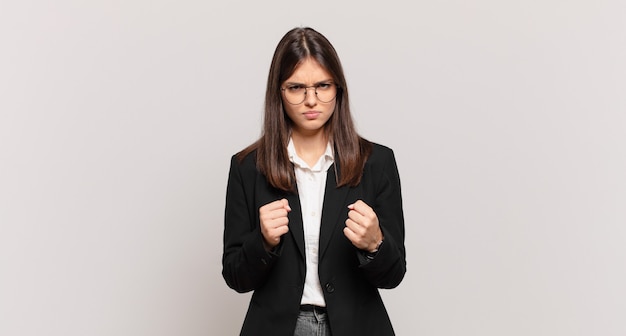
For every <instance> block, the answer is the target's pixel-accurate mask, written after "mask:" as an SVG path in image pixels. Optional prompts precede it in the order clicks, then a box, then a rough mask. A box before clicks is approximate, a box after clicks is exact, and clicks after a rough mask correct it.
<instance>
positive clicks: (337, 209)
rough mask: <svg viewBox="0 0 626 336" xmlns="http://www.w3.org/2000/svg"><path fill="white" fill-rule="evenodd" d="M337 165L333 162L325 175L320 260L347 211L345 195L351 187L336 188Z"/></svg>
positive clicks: (342, 222)
mask: <svg viewBox="0 0 626 336" xmlns="http://www.w3.org/2000/svg"><path fill="white" fill-rule="evenodd" d="M336 170H338V167H337V165H336V163H335V164H333V165H332V166H331V167H330V168H329V169H328V174H327V176H326V190H325V191H324V205H323V208H322V223H321V228H320V246H319V249H320V250H319V259H320V260H321V259H322V257H323V256H324V252H326V248H327V247H328V243H329V242H330V240H331V239H332V238H333V235H334V234H335V232H337V231H340V230H337V226H338V225H342V224H344V220H342V219H343V218H344V216H346V215H347V213H348V208H347V204H346V197H347V196H348V192H349V191H350V190H351V188H349V187H347V186H343V187H341V188H337V172H336Z"/></svg>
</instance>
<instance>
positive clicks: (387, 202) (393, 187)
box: [360, 147, 406, 288]
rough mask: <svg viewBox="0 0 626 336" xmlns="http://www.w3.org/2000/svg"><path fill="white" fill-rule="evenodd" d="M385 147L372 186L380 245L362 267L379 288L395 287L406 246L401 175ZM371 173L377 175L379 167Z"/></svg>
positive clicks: (401, 273) (401, 275) (402, 272)
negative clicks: (381, 239)
mask: <svg viewBox="0 0 626 336" xmlns="http://www.w3.org/2000/svg"><path fill="white" fill-rule="evenodd" d="M384 148H385V151H384V153H385V155H383V156H382V158H381V159H380V160H376V165H380V166H381V167H382V171H381V172H380V175H378V176H380V179H379V180H378V183H377V186H375V189H376V192H375V201H374V204H373V209H374V212H376V216H377V217H378V222H379V224H380V228H381V230H382V232H383V237H384V239H383V244H382V245H381V246H380V249H379V251H378V252H377V253H376V256H375V257H374V258H373V259H371V260H363V259H362V258H360V259H361V260H362V263H361V269H362V270H363V272H364V274H365V276H366V277H367V279H368V280H369V282H370V283H371V284H372V285H374V286H376V287H378V288H394V287H397V286H398V285H399V284H400V282H401V281H402V279H403V278H404V275H405V273H406V249H405V247H404V236H405V229H404V213H403V210H402V193H401V188H400V176H399V173H398V167H397V165H396V160H395V156H394V154H393V151H392V150H391V149H389V148H386V147H384ZM375 170H376V171H373V173H375V174H378V173H379V172H378V170H379V169H375Z"/></svg>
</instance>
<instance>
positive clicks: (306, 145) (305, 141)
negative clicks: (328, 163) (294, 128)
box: [291, 132, 328, 167]
mask: <svg viewBox="0 0 626 336" xmlns="http://www.w3.org/2000/svg"><path fill="white" fill-rule="evenodd" d="M291 139H292V140H293V146H294V147H295V149H296V153H298V156H299V157H300V158H302V159H303V160H304V161H305V162H306V163H307V164H309V166H311V167H312V166H313V165H314V164H315V163H317V160H319V158H320V156H322V154H324V152H325V151H326V145H327V144H328V137H327V136H326V134H324V132H318V133H316V134H313V135H303V134H300V133H298V132H293V133H292V134H291Z"/></svg>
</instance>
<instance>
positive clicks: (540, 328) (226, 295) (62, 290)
mask: <svg viewBox="0 0 626 336" xmlns="http://www.w3.org/2000/svg"><path fill="white" fill-rule="evenodd" d="M625 13H626V3H625V2H624V1H622V0H615V1H607V0H599V1H576V0H575V1H557V0H543V1H489V0H475V1H465V0H450V1H429V2H410V1H403V2H400V1H384V2H367V1H314V2H310V1H309V2H307V1H269V2H262V1H231V2H227V1H164V0H157V1H146V0H144V1H132V0H131V1H103V0H93V1H69V0H60V1H6V2H3V3H2V4H1V5H0V335H3V336H13V335H19V336H35V335H36V336H40V335H55V336H56V335H59V336H60V335H64V336H69V335H81V336H82V335H90V336H97V335H107V336H108V335H116V336H118V335H120V336H121V335H164V336H165V335H168V336H169V335H185V336H191V335H198V336H199V335H236V334H238V332H239V328H240V326H241V323H242V321H243V318H244V314H245V311H246V308H247V304H248V300H249V298H250V296H249V294H237V293H235V292H234V291H232V290H230V289H229V288H228V287H227V286H226V284H225V283H224V281H223V279H222V277H221V251H222V230H223V211H224V210H223V209H224V196H225V187H226V179H227V173H228V165H229V159H230V156H231V155H232V154H234V153H235V152H237V151H238V150H240V149H242V148H243V147H244V146H246V145H248V144H249V143H251V142H252V141H254V140H255V139H256V138H257V137H258V136H259V134H260V128H261V121H262V115H261V114H262V107H263V97H264V90H265V82H266V78H267V72H268V69H269V64H270V59H271V57H272V53H273V50H274V48H275V46H276V44H277V43H278V41H279V39H280V38H281V37H282V36H283V34H284V33H286V32H287V31H288V30H289V29H291V28H293V27H296V26H311V27H313V28H315V29H317V30H318V31H320V32H321V33H322V34H324V35H326V36H327V37H328V38H329V39H330V40H331V42H332V43H333V44H334V45H335V47H336V49H337V50H338V52H339V55H340V57H341V59H342V61H343V65H344V68H345V71H346V75H347V78H348V84H349V88H350V94H351V102H352V108H353V111H354V117H355V119H356V121H357V127H358V129H359V131H360V132H361V134H362V135H363V136H365V137H367V138H369V139H370V140H372V141H375V142H379V143H382V144H385V145H387V146H390V147H392V148H393V149H394V151H395V153H396V156H397V160H398V165H399V169H400V174H401V178H402V184H403V196H404V207H405V217H406V233H407V236H406V246H407V253H408V255H407V259H408V272H407V274H406V278H405V280H404V282H403V283H402V284H401V285H400V286H399V287H398V288H396V289H393V290H385V291H383V296H384V300H385V302H386V305H387V308H388V310H389V312H390V315H391V318H392V321H393V323H394V326H395V328H396V331H397V334H398V335H429V336H431V335H432V336H436V335H477V336H478V335H480V336H485V335H494V336H495V335H509V336H515V335H532V336H540V335H545V336H554V335H567V336H573V335H603V336H613V335H614V336H617V335H620V336H623V335H626V320H625V319H624V316H626V285H624V284H626V243H625V242H626V209H625V208H626V62H625V60H626V24H625V22H626V20H625V19H626V17H625Z"/></svg>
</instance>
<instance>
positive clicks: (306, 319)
mask: <svg viewBox="0 0 626 336" xmlns="http://www.w3.org/2000/svg"><path fill="white" fill-rule="evenodd" d="M293 335H294V336H332V335H331V333H330V324H328V318H327V317H326V313H320V312H317V311H300V315H298V322H296V331H295V333H294V334H293Z"/></svg>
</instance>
